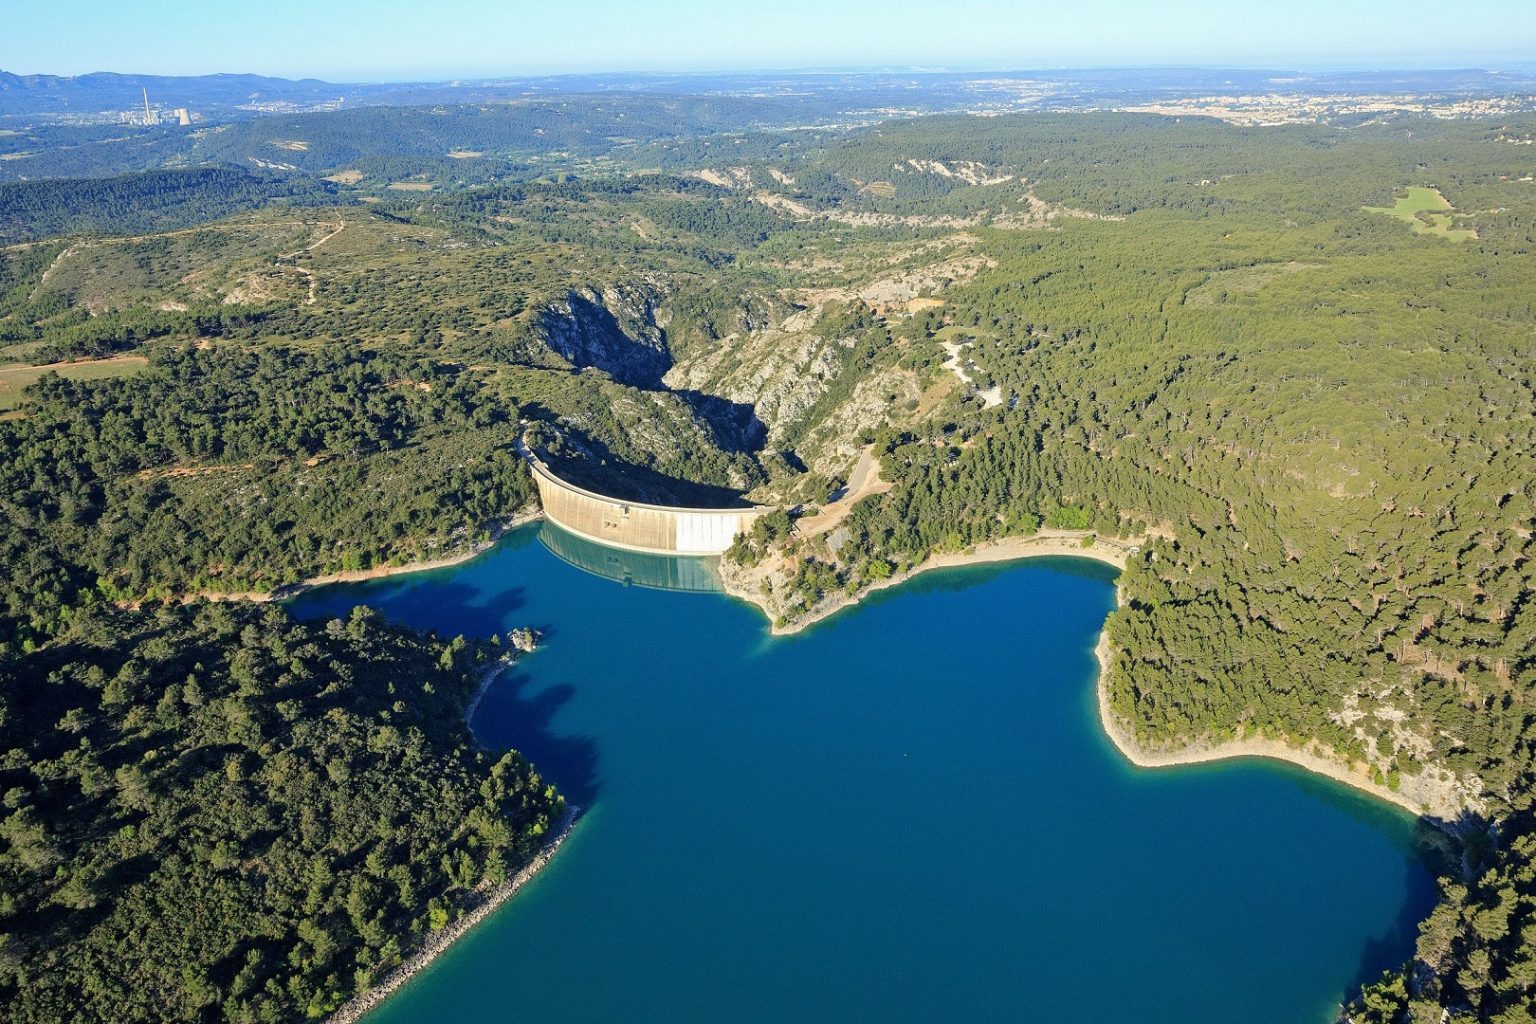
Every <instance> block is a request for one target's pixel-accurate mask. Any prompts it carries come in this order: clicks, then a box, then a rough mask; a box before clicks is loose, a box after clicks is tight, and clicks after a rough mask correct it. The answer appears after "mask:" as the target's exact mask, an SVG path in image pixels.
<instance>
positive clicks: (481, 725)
mask: <svg viewBox="0 0 1536 1024" xmlns="http://www.w3.org/2000/svg"><path fill="white" fill-rule="evenodd" d="M529 684H530V676H529V675H528V674H527V673H526V672H518V671H516V670H515V669H514V670H513V671H511V672H507V673H504V674H503V675H502V677H501V678H500V679H498V680H497V681H496V682H495V684H493V685H492V686H491V688H490V690H489V691H487V693H486V695H485V699H484V700H483V701H481V703H480V709H479V711H478V712H477V713H476V714H475V720H474V722H473V723H471V725H472V727H473V729H474V731H475V736H476V738H478V739H479V740H480V742H481V743H484V744H485V745H486V746H487V747H490V748H491V749H493V750H505V749H508V748H510V749H514V750H517V751H518V752H520V753H521V754H522V755H523V756H524V757H526V758H528V760H529V761H531V762H533V764H534V767H536V768H537V769H538V771H539V774H541V775H543V776H544V777H545V778H546V779H548V780H550V781H551V782H553V783H554V784H555V785H556V786H557V787H558V788H559V790H560V792H561V793H563V794H564V795H565V798H566V800H568V801H570V802H571V803H573V804H576V805H577V806H579V807H591V806H592V803H593V801H594V800H596V799H597V795H598V792H599V790H600V788H601V787H600V785H599V779H598V774H597V760H598V759H597V741H596V739H594V738H593V737H591V736H558V735H556V734H555V733H554V732H553V731H552V730H551V728H550V725H551V723H552V722H553V721H554V718H555V715H556V714H558V713H559V711H560V709H561V708H562V707H564V706H565V705H566V704H567V703H569V701H570V700H571V698H572V697H574V696H575V695H576V688H575V687H574V686H571V685H570V684H568V683H561V684H558V685H555V686H550V687H547V688H545V689H543V690H539V691H537V692H534V693H530V692H529Z"/></svg>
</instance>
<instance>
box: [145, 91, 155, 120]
mask: <svg viewBox="0 0 1536 1024" xmlns="http://www.w3.org/2000/svg"><path fill="white" fill-rule="evenodd" d="M144 123H145V124H154V123H155V112H154V111H152V110H150V109H149V89H147V88H146V89H144Z"/></svg>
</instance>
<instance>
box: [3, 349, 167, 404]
mask: <svg viewBox="0 0 1536 1024" xmlns="http://www.w3.org/2000/svg"><path fill="white" fill-rule="evenodd" d="M148 365H149V360H148V359H146V358H145V357H143V356H113V357H112V358H110V359H90V360H84V361H79V362H71V363H47V364H45V365H42V366H7V367H4V368H0V411H3V410H6V409H14V408H16V406H17V405H19V404H20V403H21V389H22V388H24V387H26V386H27V385H28V384H33V383H36V382H37V379H38V378H39V377H41V376H42V375H43V374H45V373H47V372H49V371H50V370H52V371H55V372H57V373H58V374H59V375H60V376H63V377H68V378H69V379H70V380H103V379H105V378H107V377H122V376H125V375H127V374H130V373H133V372H135V371H136V370H142V369H143V368H144V367H146V366H148Z"/></svg>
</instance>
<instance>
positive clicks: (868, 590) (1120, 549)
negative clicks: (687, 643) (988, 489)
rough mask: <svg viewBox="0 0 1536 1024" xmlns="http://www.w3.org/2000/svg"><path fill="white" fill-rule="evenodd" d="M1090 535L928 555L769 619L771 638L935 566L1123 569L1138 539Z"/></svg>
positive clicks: (763, 606)
mask: <svg viewBox="0 0 1536 1024" xmlns="http://www.w3.org/2000/svg"><path fill="white" fill-rule="evenodd" d="M1090 536H1092V534H1091V533H1090V532H1089V531H1086V530H1083V531H1075V530H1059V531H1042V532H1040V533H1033V534H1030V535H1028V536H1025V537H1004V538H1003V539H1001V540H995V541H988V542H986V543H983V544H977V545H976V546H975V547H973V548H970V549H969V550H967V551H949V552H944V553H942V554H937V555H929V556H928V557H927V558H925V559H923V560H922V561H921V562H919V563H917V564H916V565H914V566H912V567H911V568H909V569H905V570H903V571H901V572H898V573H895V574H894V575H892V576H889V577H887V578H886V579H883V580H878V581H876V582H874V583H872V584H870V585H869V586H867V587H865V588H864V589H863V590H860V591H859V592H858V593H856V594H845V593H841V592H839V593H837V594H835V595H832V596H831V597H830V598H828V599H827V600H824V601H823V602H822V603H821V604H819V605H817V606H816V607H815V608H813V609H811V610H810V611H809V612H807V613H806V614H805V616H804V617H802V618H799V619H796V620H795V621H793V622H789V623H786V624H784V625H782V626H781V625H779V624H777V623H774V624H773V625H772V626H771V627H770V632H771V633H772V635H774V636H792V635H794V634H795V633H798V632H800V631H801V630H803V629H806V628H807V627H809V626H813V625H815V624H816V623H818V622H820V621H822V620H823V619H827V618H830V617H831V616H833V615H836V614H837V613H838V612H840V611H842V610H843V609H844V608H851V607H853V606H854V605H857V604H858V603H859V602H860V601H862V600H864V598H866V597H868V596H869V595H870V594H874V593H877V592H878V591H881V590H886V589H888V588H890V587H894V586H898V585H900V584H902V583H905V582H907V581H908V580H910V579H912V578H914V577H916V576H921V575H922V574H923V573H925V572H929V571H932V570H934V569H954V568H961V567H964V566H969V565H988V564H991V563H995V562H1014V561H1022V560H1024V559H1028V558H1088V559H1092V560H1093V561H1095V562H1102V563H1104V564H1105V565H1111V566H1114V567H1115V568H1116V569H1120V570H1122V571H1123V570H1124V569H1125V565H1126V561H1127V559H1129V558H1130V556H1131V553H1132V552H1134V551H1135V549H1136V547H1137V546H1138V545H1139V544H1140V543H1141V539H1140V538H1137V539H1135V540H1130V541H1120V540H1117V539H1112V538H1104V537H1098V538H1095V540H1094V542H1093V543H1092V544H1091V545H1089V546H1087V547H1084V546H1083V538H1085V537H1090ZM725 579H726V593H728V594H730V595H731V596H732V597H738V598H740V599H742V600H743V601H746V602H747V603H749V604H752V605H755V606H757V608H758V609H760V610H761V611H762V612H763V614H764V615H767V616H768V617H769V619H770V621H771V620H772V618H773V612H772V610H771V609H770V608H769V606H768V603H767V601H766V599H765V598H764V597H763V596H762V594H761V593H756V592H753V591H752V590H750V589H748V588H745V587H742V588H740V589H737V588H733V587H732V585H731V584H732V583H733V582H738V583H739V582H740V581H739V580H732V579H731V578H730V577H729V576H726V578H725Z"/></svg>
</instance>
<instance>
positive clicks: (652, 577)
mask: <svg viewBox="0 0 1536 1024" xmlns="http://www.w3.org/2000/svg"><path fill="white" fill-rule="evenodd" d="M539 540H540V542H542V543H543V545H544V546H545V547H546V548H548V549H549V550H550V552H551V553H552V554H553V555H554V556H555V557H556V558H558V559H560V560H561V561H563V562H567V563H569V564H571V565H574V566H575V567H576V568H578V569H581V570H583V571H585V572H590V573H592V574H593V575H594V576H602V577H604V578H605V579H610V580H617V581H618V582H620V583H623V584H624V585H626V586H630V585H633V586H637V587H650V588H652V589H654V590H686V591H693V592H696V593H719V592H721V591H723V590H724V589H725V588H724V587H723V586H722V585H721V583H720V574H719V573H718V572H716V571H715V562H716V559H713V558H700V557H697V556H694V557H689V556H682V555H656V554H648V553H646V552H642V551H626V550H624V549H623V548H614V547H609V546H608V545H606V544H599V543H597V542H596V541H590V540H587V539H586V538H585V537H580V536H577V535H576V534H574V533H571V532H570V531H569V530H565V529H562V528H561V527H559V526H558V525H556V524H555V523H553V522H552V521H550V520H548V519H546V520H544V522H543V523H541V524H540V525H539Z"/></svg>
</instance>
